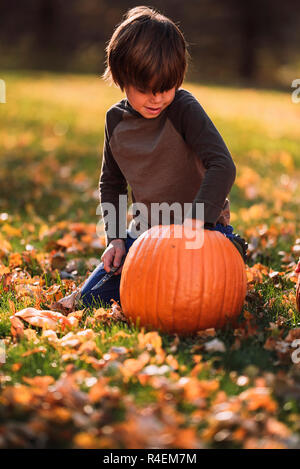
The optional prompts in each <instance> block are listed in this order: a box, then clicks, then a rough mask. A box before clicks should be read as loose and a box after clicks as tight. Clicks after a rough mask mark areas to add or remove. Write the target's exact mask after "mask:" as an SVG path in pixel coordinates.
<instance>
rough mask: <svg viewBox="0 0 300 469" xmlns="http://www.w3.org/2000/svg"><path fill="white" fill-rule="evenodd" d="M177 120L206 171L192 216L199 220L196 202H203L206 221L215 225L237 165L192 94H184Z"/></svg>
mask: <svg viewBox="0 0 300 469" xmlns="http://www.w3.org/2000/svg"><path fill="white" fill-rule="evenodd" d="M180 115H181V116H180ZM177 119H180V128H181V132H182V135H183V137H184V139H185V141H186V143H187V144H188V145H190V146H191V147H192V148H193V149H194V151H195V152H196V154H197V155H198V156H199V158H201V160H202V162H203V165H204V167H205V168H206V172H205V176H204V179H203V181H202V184H201V187H200V188H199V191H198V193H197V195H196V197H195V199H194V201H193V210H192V217H193V218H195V217H196V210H195V208H196V203H197V202H204V221H205V222H209V223H213V224H214V225H215V223H216V221H217V220H218V218H219V216H220V214H221V212H222V210H223V208H224V206H225V203H226V197H227V196H228V194H229V192H230V189H231V187H232V185H233V183H234V180H235V177H236V167H235V164H234V162H233V159H232V157H231V155H230V153H229V150H228V148H227V146H226V145H225V142H224V140H223V139H222V137H221V135H220V134H219V132H218V130H217V129H216V127H215V126H214V124H213V122H212V121H211V119H210V118H209V117H208V115H207V114H206V112H205V111H204V109H203V107H202V106H201V104H200V103H199V102H198V101H197V99H196V98H195V97H194V96H193V95H192V94H191V93H189V92H185V93H183V95H182V99H181V100H180V106H179V112H178V114H177ZM177 122H178V121H177Z"/></svg>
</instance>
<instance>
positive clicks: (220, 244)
mask: <svg viewBox="0 0 300 469" xmlns="http://www.w3.org/2000/svg"><path fill="white" fill-rule="evenodd" d="M216 238H217V244H218V247H219V251H220V252H221V254H222V259H223V262H222V266H221V268H222V269H224V270H225V275H223V277H221V275H219V276H218V280H220V278H223V282H222V283H224V282H225V285H224V287H223V295H222V303H221V305H222V307H221V308H220V309H219V314H218V319H217V322H216V324H217V327H219V326H220V324H221V323H222V318H223V316H224V300H225V293H226V292H227V272H226V258H225V254H224V250H223V246H222V243H221V238H220V236H217V237H216Z"/></svg>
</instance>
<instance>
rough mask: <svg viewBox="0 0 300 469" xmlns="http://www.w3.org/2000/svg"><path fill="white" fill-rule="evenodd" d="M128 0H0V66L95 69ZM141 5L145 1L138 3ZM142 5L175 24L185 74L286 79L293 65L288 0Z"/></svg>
mask: <svg viewBox="0 0 300 469" xmlns="http://www.w3.org/2000/svg"><path fill="white" fill-rule="evenodd" d="M139 4H143V2H137V1H136V0H135V1H128V0H114V1H113V2H111V1H109V0H84V1H83V0H72V2H66V1H63V0H27V1H26V2H20V1H19V0H10V1H9V2H0V70H3V69H23V70H24V69H38V70H52V71H65V72H66V71H67V72H72V73H73V72H79V73H99V74H100V73H102V72H103V69H104V61H105V44H106V43H107V41H108V40H109V38H110V35H111V33H112V31H113V28H114V27H115V25H116V24H117V23H119V22H120V21H121V19H122V15H123V14H124V13H125V12H126V11H127V9H129V8H131V7H133V6H136V5H139ZM146 5H148V3H146ZM149 6H153V7H154V8H157V9H158V10H159V11H161V12H162V13H164V14H166V15H167V16H169V17H171V18H172V19H173V20H174V21H175V22H176V23H177V24H178V25H179V26H180V27H181V29H182V30H183V32H184V34H185V37H186V40H187V42H188V43H189V51H190V53H191V56H192V60H191V63H190V67H189V72H188V77H187V78H188V80H193V81H194V80H195V81H202V82H205V81H210V82H211V81H213V82H214V83H223V84H224V83H230V84H236V85H256V86H264V87H274V86H276V87H287V86H288V87H290V86H291V82H292V80H293V79H294V78H297V70H298V71H299V65H300V50H299V43H300V14H299V4H298V2H297V1H296V0H285V1H272V0H250V1H240V0H225V1H224V0H188V1H185V2H183V1H180V0H162V1H159V2H158V1H152V2H151V4H149Z"/></svg>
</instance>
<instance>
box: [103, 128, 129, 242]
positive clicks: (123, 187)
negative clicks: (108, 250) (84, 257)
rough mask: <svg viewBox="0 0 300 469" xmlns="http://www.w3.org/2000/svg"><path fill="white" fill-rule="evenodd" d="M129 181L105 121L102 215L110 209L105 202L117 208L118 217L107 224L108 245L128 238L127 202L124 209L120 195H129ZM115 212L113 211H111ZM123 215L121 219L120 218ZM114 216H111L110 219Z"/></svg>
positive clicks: (106, 213)
mask: <svg viewBox="0 0 300 469" xmlns="http://www.w3.org/2000/svg"><path fill="white" fill-rule="evenodd" d="M127 193H128V192H127V181H126V179H125V177H124V175H123V173H122V172H121V170H120V168H119V166H118V164H117V162H116V160H115V159H114V157H113V154H112V152H111V149H110V145H109V135H108V129H107V123H105V135H104V146H103V159H102V168H101V175H100V180H99V196H100V204H101V212H102V217H104V216H107V215H108V211H107V210H106V209H105V208H104V206H103V204H104V203H107V202H109V203H111V204H112V205H113V206H114V208H115V213H116V217H113V223H108V222H107V223H106V224H105V233H106V243H107V245H108V244H109V243H110V242H111V241H112V240H113V239H116V238H121V239H124V240H125V239H126V228H127V213H126V210H127V204H126V210H125V211H124V210H122V208H121V207H120V205H119V195H122V194H124V195H126V196H127ZM110 213H112V214H113V212H110ZM120 217H121V220H120ZM111 218H112V217H111V216H110V217H109V219H111Z"/></svg>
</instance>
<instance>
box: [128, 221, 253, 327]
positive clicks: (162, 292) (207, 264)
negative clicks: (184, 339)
mask: <svg viewBox="0 0 300 469" xmlns="http://www.w3.org/2000/svg"><path fill="white" fill-rule="evenodd" d="M175 227H176V228H175ZM179 227H181V225H160V226H154V227H152V228H150V229H149V230H148V231H146V232H144V233H143V234H142V235H140V236H139V237H138V238H137V240H136V241H135V242H134V243H133V245H132V246H131V248H130V250H129V252H128V255H127V257H126V259H125V262H124V265H123V270H122V276H121V284H120V299H121V305H122V310H123V313H124V314H125V316H126V317H127V318H128V319H130V320H132V321H133V322H134V323H137V322H138V323H139V324H140V326H146V327H151V328H155V329H159V330H161V331H163V332H169V333H178V334H190V333H194V332H196V331H198V330H201V329H207V328H210V327H215V328H218V327H222V326H224V325H225V324H226V323H227V322H228V321H230V320H235V319H236V318H237V317H238V316H239V314H240V313H241V310H242V307H243V304H244V300H245V295H246V291H247V277H246V269H245V264H244V261H243V259H242V257H241V255H240V254H239V252H238V251H237V249H236V248H235V247H234V245H233V244H232V243H231V241H229V240H228V239H227V238H226V237H225V236H224V235H223V234H222V233H220V232H219V231H210V230H204V243H203V246H202V247H200V248H197V249H187V247H186V246H187V244H186V243H187V242H189V241H190V240H191V238H192V236H195V229H194V228H191V227H190V228H187V227H186V228H185V229H184V230H181V233H182V236H181V237H178V228H179Z"/></svg>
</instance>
